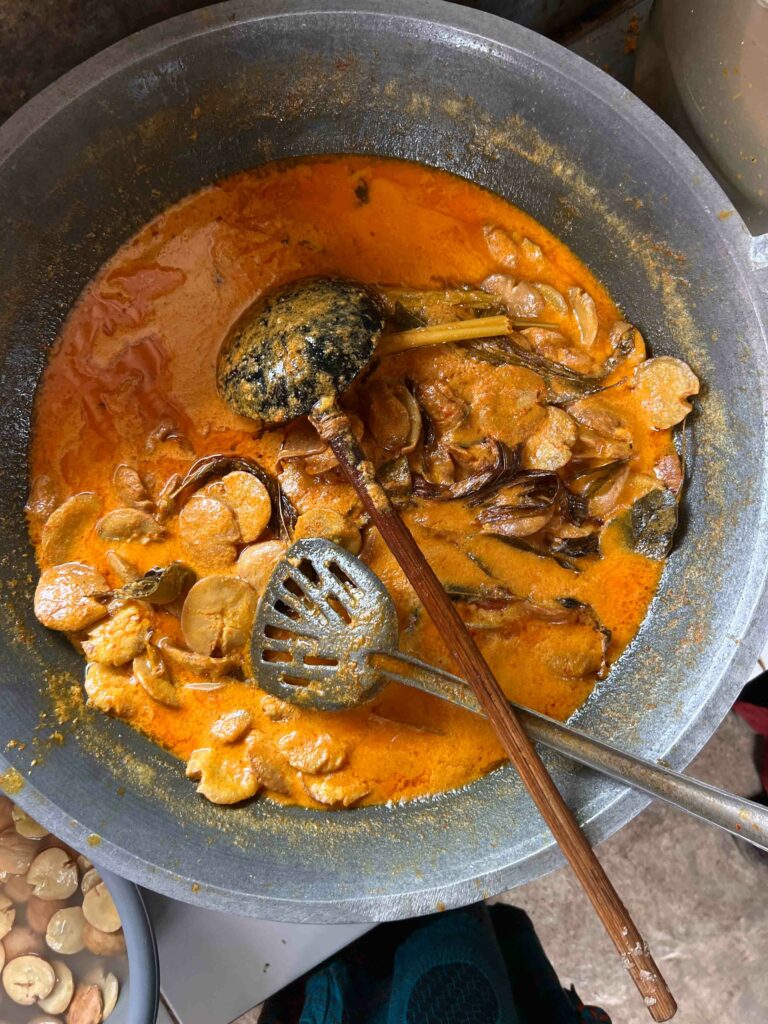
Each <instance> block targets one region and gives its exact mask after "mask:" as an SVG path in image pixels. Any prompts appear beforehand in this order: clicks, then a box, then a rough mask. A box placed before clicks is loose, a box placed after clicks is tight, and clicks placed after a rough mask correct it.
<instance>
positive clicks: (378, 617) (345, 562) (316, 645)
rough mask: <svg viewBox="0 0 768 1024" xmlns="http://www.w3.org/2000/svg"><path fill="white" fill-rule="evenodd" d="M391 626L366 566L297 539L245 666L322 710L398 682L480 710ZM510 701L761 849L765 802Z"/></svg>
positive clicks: (623, 776) (528, 724)
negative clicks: (405, 646) (404, 648)
mask: <svg viewBox="0 0 768 1024" xmlns="http://www.w3.org/2000/svg"><path fill="white" fill-rule="evenodd" d="M398 632H399V631H398V625H397V612H396V610H395V606H394V604H393V602H392V598H391V597H390V596H389V593H388V591H387V589H386V587H385V586H384V584H383V583H382V582H381V580H380V579H379V578H378V576H376V574H375V573H374V572H372V571H371V569H369V568H368V566H367V565H365V564H364V563H363V562H361V561H360V559H359V558H356V557H355V556H354V555H351V554H350V553H349V552H348V551H345V550H344V548H342V547H339V545H338V544H332V543H331V542H330V541H327V540H320V539H313V540H302V541H298V542H297V543H296V544H294V545H293V546H292V547H291V548H290V549H289V550H288V551H287V552H286V555H285V557H284V558H283V559H281V561H280V562H278V564H277V566H276V567H275V570H274V572H273V574H272V576H271V578H270V581H269V583H268V585H267V588H266V590H265V591H264V595H263V596H262V598H261V601H260V603H259V608H258V612H257V614H256V620H255V622H254V627H253V634H252V637H251V668H252V671H253V673H254V674H255V676H256V678H257V679H258V681H259V686H260V687H261V688H262V689H264V690H266V691H267V692H268V693H271V694H274V696H276V697H280V698H281V699H282V700H287V701H290V702H291V703H293V704H298V705H300V706H303V707H312V708H317V709H320V710H323V711H338V710H341V709H343V708H350V707H355V706H356V705H358V704H362V703H364V702H365V701H369V700H372V699H373V697H375V695H376V694H377V693H378V691H379V690H380V689H381V688H382V686H384V685H385V684H386V683H389V682H397V683H404V684H405V685H407V686H414V687H416V688H417V689H419V690H423V691H424V692H425V693H431V694H433V695H434V696H435V697H441V698H442V699H443V700H448V701H450V702H451V703H453V704H458V705H460V706H461V707H464V708H467V710H469V711H474V712H475V713H476V714H482V713H483V712H482V708H481V707H480V704H479V702H478V700H477V698H476V697H475V696H474V694H473V693H472V691H471V690H470V689H469V687H468V686H467V684H466V683H465V682H464V680H463V679H461V678H459V676H455V675H453V674H452V673H450V672H445V671H443V670H442V669H439V668H435V667H434V666H433V665H428V664H426V662H423V661H420V660H419V659H418V658H413V657H411V656H409V655H407V654H403V653H402V652H401V651H399V650H398ZM514 707H515V710H516V711H517V714H518V717H519V718H520V720H521V722H522V723H523V725H524V726H525V730H526V732H527V733H528V735H529V736H530V737H531V738H532V739H534V740H537V741H538V742H539V743H543V744H545V746H548V747H551V748H552V749H553V750H557V751H558V752H559V753H561V754H565V755H566V757H570V758H572V759H573V760H574V761H578V762H579V763H580V764H584V765H587V766H588V767H589V768H594V769H595V770H597V771H599V772H603V773H604V774H605V775H610V776H611V777H612V778H614V779H618V780H619V781H620V782H625V783H627V784H628V785H630V786H633V787H634V788H635V789H639V790H641V791H642V792H644V793H648V794H650V795H651V796H653V797H656V798H657V799H659V800H664V801H666V802H667V803H669V804H673V805H674V806H675V807H679V808H680V809H681V810H683V811H687V812H688V813H689V814H693V815H694V816H695V817H697V818H701V819H702V820H703V821H707V822H709V823H710V824H712V825H717V826H718V827H719V828H722V829H725V831H726V832H730V833H731V834H732V835H735V836H739V837H740V838H742V839H747V840H749V842H751V843H754V845H755V846H759V847H760V848H761V849H764V850H768V808H765V807H762V806H761V805H760V804H756V803H753V802H752V801H751V800H745V799H743V798H742V797H738V796H734V795H733V794H732V793H727V792H726V791H725V790H722V789H718V788H717V787H716V786H710V785H707V783H705V782H699V781H698V780H697V779H691V778H688V777H687V776H685V775H681V774H680V773H679V772H673V771H671V770H670V769H668V768H663V767H662V766H661V765H659V764H654V763H653V762H652V761H647V760H645V759H644V758H641V757H635V755H633V754H628V753H626V752H625V751H623V750H619V749H618V748H616V747H613V746H611V745H610V744H608V743H603V742H601V741H600V740H595V739H592V738H590V737H589V736H586V735H584V733H581V732H579V731H578V730H577V729H572V728H570V727H569V726H567V725H563V724H562V723H561V722H557V721H555V720H553V719H551V718H547V717H546V716H545V715H540V714H538V713H537V712H535V711H528V710H526V709H525V708H521V707H519V706H518V705H516V704H515V705H514Z"/></svg>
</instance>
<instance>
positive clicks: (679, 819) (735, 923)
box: [234, 715, 768, 1024]
mask: <svg viewBox="0 0 768 1024" xmlns="http://www.w3.org/2000/svg"><path fill="white" fill-rule="evenodd" d="M752 751H753V736H752V733H751V732H750V731H749V729H748V728H747V727H746V726H745V725H744V723H743V722H742V721H741V720H740V719H738V718H736V716H735V715H729V716H728V718H727V719H726V720H725V721H724V722H723V724H722V726H721V727H720V729H719V730H718V731H717V733H716V734H715V735H714V736H713V738H712V739H711V740H710V742H709V743H708V744H707V746H706V747H705V748H704V750H703V751H702V752H701V754H699V756H698V757H697V758H696V760H695V761H694V762H693V764H692V765H691V767H690V768H689V769H688V772H689V774H691V775H695V776H696V777H697V778H700V779H703V780H704V781H706V782H711V783H713V784H715V785H718V786H722V787H723V788H724V789H729V790H731V791H732V792H734V793H739V794H742V795H752V794H753V793H755V792H756V791H757V789H758V788H759V785H758V779H757V772H756V771H755V769H754V765H753V760H752V756H753V755H752ZM599 849H600V858H601V860H602V862H603V864H604V866H605V868H606V870H607V872H608V874H609V876H610V877H611V879H612V881H613V882H614V884H615V886H616V888H617V890H618V892H619V893H620V895H621V896H622V898H623V899H624V902H625V903H626V904H627V906H628V907H629V908H630V910H631V911H632V914H633V917H634V919H635V921H636V922H637V925H638V927H639V928H640V930H641V932H642V933H643V934H644V936H645V938H646V940H647V942H648V944H649V945H650V947H651V949H652V951H653V954H654V956H655V958H656V961H657V963H658V964H659V966H660V967H661V968H662V970H663V971H664V976H665V978H666V979H667V983H668V984H669V987H670V989H671V990H672V992H673V994H674V996H675V998H676V1000H677V1002H678V1006H679V1011H678V1014H677V1016H676V1018H675V1021H676V1024H766V1021H768V970H766V959H767V958H768V914H767V913H766V903H765V893H766V890H767V889H768V866H765V867H761V866H760V865H753V864H752V863H751V862H748V861H747V860H746V859H745V858H744V857H742V856H741V855H740V854H739V852H738V850H737V848H736V842H735V841H734V840H733V839H731V837H730V836H729V835H726V834H725V833H724V832H720V831H719V830H718V829H715V828H712V827H708V826H706V825H704V824H701V823H699V822H698V821H697V820H695V819H694V818H691V817H689V816H688V815H686V814H683V813H682V812H680V811H676V810H674V809H673V808H671V807H667V806H665V805H663V804H660V803H657V804H652V805H651V806H650V807H649V808H648V809H647V810H646V811H644V812H643V813H642V814H641V815H640V816H639V817H637V818H635V820H634V821H633V822H631V824H629V825H628V826H627V827H626V828H624V829H622V831H621V832H619V833H618V834H617V835H615V836H614V837H613V838H612V839H609V840H608V841H607V842H606V843H603V845H602V846H601V847H600V848H599ZM499 899H500V900H503V901H504V902H508V903H513V904H515V905H516V906H519V907H523V908H524V909H525V910H526V911H527V912H528V914H529V915H530V916H531V918H532V920H533V922H534V924H535V926H536V930H537V931H538V933H539V937H540V938H541V941H542V943H543V945H544V948H545V949H546V951H547V954H548V956H549V958H550V960H551V961H552V964H553V966H554V967H555V970H556V971H557V973H558V975H559V977H560V980H561V981H562V983H563V985H565V986H566V987H567V986H569V985H570V984H571V983H573V984H574V985H575V986H576V989H577V991H578V992H579V995H580V996H581V998H582V999H583V1000H584V1002H585V1003H587V1004H590V1003H594V1004H596V1005H598V1006H602V1007H603V1009H605V1010H606V1011H607V1012H608V1013H609V1014H610V1016H611V1018H612V1020H613V1024H647V1022H648V1021H650V1019H651V1018H650V1017H649V1015H648V1013H647V1011H646V1010H645V1008H644V1007H643V1006H642V1003H641V1001H640V997H639V996H638V994H637V992H636V990H635V988H634V986H633V985H632V983H631V982H630V981H629V979H628V978H627V975H626V973H625V972H624V970H623V968H622V967H621V964H620V963H619V960H618V957H617V956H616V953H615V951H614V948H613V946H612V944H611V942H610V940H609V939H608V938H607V936H606V935H605V932H604V931H603V929H602V925H601V924H600V922H599V921H598V919H597V917H596V916H595V914H594V912H593V911H592V909H591V907H590V906H589V904H588V902H587V899H586V897H585V896H584V895H583V894H582V892H581V890H580V889H579V887H578V885H577V883H576V882H575V881H574V879H573V876H572V875H571V873H570V871H569V870H567V869H565V868H563V869H562V870H560V871H557V872H555V873H554V874H551V875H548V876H547V877H546V878H542V879H540V880H539V881H537V882H532V883H530V884H529V885H526V886H522V887H521V888H519V889H515V890H514V891H512V892H510V893H507V894H505V895H504V896H501V897H499ZM258 1016H259V1012H258V1009H256V1010H254V1011H251V1012H250V1013H248V1014H246V1015H245V1016H244V1017H241V1018H240V1019H239V1020H238V1021H237V1022H234V1024H256V1021H258ZM541 1024H546V1022H545V1021H542V1022H541Z"/></svg>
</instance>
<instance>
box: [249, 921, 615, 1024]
mask: <svg viewBox="0 0 768 1024" xmlns="http://www.w3.org/2000/svg"><path fill="white" fill-rule="evenodd" d="M301 995H302V996H303V999H302V998H299V999H298V1002H299V1003H300V1004H301V1009H300V1017H298V1020H299V1024H544V1022H546V1024H583V1022H592V1024H611V1021H610V1018H609V1017H608V1016H607V1014H605V1012H604V1011H602V1010H600V1009H598V1008H597V1007H588V1006H584V1005H583V1004H582V1002H581V1000H580V999H579V997H578V996H577V995H576V992H575V991H574V990H573V989H571V991H570V992H566V991H565V990H564V989H563V988H562V986H561V985H560V982H559V980H558V978H557V975H556V974H555V972H554V970H553V969H552V965H551V964H550V963H549V961H548V960H547V957H546V954H545V953H544V950H543V949H542V947H541V943H540V942H539V939H538V936H537V935H536V932H535V931H534V929H533V925H532V924H531V922H530V919H529V918H528V916H527V915H526V914H525V913H524V912H523V911H522V910H519V909H518V908H516V907H507V906H502V905H497V906H494V907H491V908H487V907H485V906H484V905H483V904H478V905H477V906H475V907H470V908H466V909H464V910H455V911H450V912H448V913H444V914H435V915H432V916H430V917H426V918H420V919H416V920H414V921H409V922H404V923H399V924H393V925H384V926H380V927H379V928H377V929H376V930H375V931H374V932H371V933H370V934H369V935H368V936H365V937H363V939H360V940H358V942H357V943H354V944H353V945H352V946H351V947H349V949H347V950H344V951H342V952H341V953H340V954H338V955H337V956H336V957H334V958H333V959H332V960H331V961H329V962H328V963H326V964H324V965H323V966H322V967H320V968H318V969H317V970H316V971H314V972H313V973H312V974H311V975H309V977H308V978H307V980H306V981H305V982H304V988H303V992H302V993H301ZM280 998H281V997H277V998H276V1000H274V1001H272V1000H271V1001H270V1003H269V1004H268V1005H267V1007H265V1010H264V1014H263V1016H262V1018H261V1020H262V1024H290V1022H294V1021H296V1020H297V1016H298V1012H299V1011H297V1014H296V1015H294V1014H293V1013H292V1012H291V1011H290V1008H289V1007H290V998H289V999H288V1001H287V1002H286V1001H284V1002H282V1003H281V1002H280ZM293 998H294V1000H296V998H297V993H296V991H294V993H293Z"/></svg>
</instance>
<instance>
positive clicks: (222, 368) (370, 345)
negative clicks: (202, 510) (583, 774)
mask: <svg viewBox="0 0 768 1024" xmlns="http://www.w3.org/2000/svg"><path fill="white" fill-rule="evenodd" d="M383 327H384V317H383V314H382V312H381V310H380V308H379V304H378V302H377V301H376V299H375V297H374V296H373V294H372V293H371V292H370V291H369V290H368V289H367V288H366V287H365V286H364V285H362V284H360V283H358V282H356V281H351V280H347V279H344V278H337V277H310V278H305V279H304V280H299V281H294V282H292V283H290V284H288V285H284V286H283V287H281V288H277V289H274V290H272V291H270V292H267V293H266V294H263V295H262V296H260V297H259V298H257V299H256V300H255V301H254V302H253V303H252V304H251V305H250V306H249V307H248V308H247V309H246V310H245V312H244V313H243V314H242V315H241V316H240V318H239V320H238V321H237V322H236V323H235V324H234V326H233V327H232V328H231V329H230V330H229V331H228V333H227V336H226V337H225V339H224V342H223V344H222V346H221V349H220V352H219V359H218V365H217V384H218V388H219V391H220V393H221V395H222V397H223V398H224V400H225V401H226V402H227V403H228V404H229V405H230V406H231V407H232V408H233V409H234V410H235V411H236V412H238V413H240V414H241V415H243V416H248V417H250V418H251V419H254V420H258V421H259V422H264V421H266V422H268V423H273V424H278V423H285V422H287V421H289V420H291V419H293V418H295V417H296V416H302V415H307V416H308V417H309V420H310V422H311V423H312V425H313V426H314V427H315V429H316V430H317V432H318V434H319V435H320V437H321V438H322V439H323V441H325V443H326V444H327V445H328V447H329V448H330V449H331V450H332V451H333V454H334V455H335V456H336V459H337V460H338V463H339V468H340V469H341V471H342V472H343V474H344V475H345V476H346V478H347V480H348V481H349V483H350V484H351V485H352V487H353V488H354V489H355V491H356V492H357V496H358V497H359V498H360V501H361V502H362V504H363V507H364V508H365V510H366V512H367V513H368V515H369V516H370V520H371V523H372V524H373V526H375V527H376V528H377V529H378V531H379V533H380V535H381V538H382V540H383V541H384V543H385V544H386V545H387V547H388V548H389V550H390V551H391V552H392V554H393V555H394V556H395V558H396V559H397V562H398V564H399V565H400V568H401V569H402V570H403V573H404V574H405V576H406V579H407V580H408V582H409V583H410V584H411V586H412V587H413V589H414V590H415V592H416V594H417V595H418V597H419V599H420V600H421V602H422V604H423V605H424V608H425V609H426V611H427V614H428V615H429V617H430V618H431V619H432V621H433V623H434V624H435V626H436V627H437V629H438V631H439V633H440V635H441V637H442V640H443V643H444V644H445V646H446V648H447V650H448V651H449V652H450V653H451V655H452V656H453V657H454V658H455V660H456V662H457V664H458V665H459V667H460V668H461V671H462V673H463V674H464V676H465V677H466V679H467V681H468V683H469V685H470V686H471V687H472V690H473V691H474V693H475V696H476V697H477V699H478V701H479V702H480V704H481V705H482V708H483V711H484V712H485V714H486V715H487V717H488V720H489V721H490V723H491V725H492V726H493V729H494V731H495V733H496V736H497V737H498V739H499V742H500V743H501V746H502V749H503V750H504V752H505V753H506V755H507V757H508V758H509V759H510V761H511V762H512V764H513V765H514V767H515V769H516V771H517V774H518V775H519V777H520V779H521V780H522V782H523V784H524V785H525V788H526V789H527V790H528V793H529V795H530V796H531V798H532V799H533V802H534V803H535V804H536V807H537V808H538V811H539V813H540V814H541V816H542V818H543V819H544V821H545V822H546V824H547V826H548V827H549V830H550V832H551V833H552V835H553V836H554V837H555V839H556V840H557V843H558V845H559V847H560V849H561V850H562V851H563V853H564V854H565V857H566V859H567V860H568V863H569V864H570V866H571V868H572V869H573V872H574V874H575V875H576V877H577V879H578V880H579V882H580V884H581V887H582V888H583V889H584V892H585V893H586V894H587V896H588V897H589V899H590V902H591V903H592V906H593V907H594V908H595V911H596V912H597V915H598V917H599V918H600V920H601V921H602V922H603V926H604V927H605V929H606V931H607V932H608V934H609V935H610V937H611V939H612V941H613V944H614V946H615V947H616V950H617V952H618V953H619V955H620V957H621V959H622V963H623V964H624V966H625V968H626V970H627V972H628V974H629V976H630V977H631V978H632V981H633V982H634V984H635V987H636V988H637V990H638V992H639V993H640V995H641V996H642V998H643V1002H644V1004H645V1006H646V1007H647V1009H648V1012H649V1013H650V1015H651V1017H653V1019H654V1020H656V1021H665V1020H670V1019H671V1018H672V1017H673V1016H674V1015H675V1012H676V1009H677V1007H676V1003H675V1000H674V999H673V997H672V994H671V993H670V991H669V989H668V987H667V984H666V982H665V981H664V977H663V975H662V973H661V970H660V969H659V966H658V964H656V962H655V961H654V959H653V957H652V956H651V954H650V952H649V950H648V946H647V944H646V942H645V940H644V939H643V937H642V935H641V934H640V932H639V931H638V929H637V927H636V925H635V923H634V921H633V920H632V917H631V915H630V913H629V911H628V910H627V908H626V907H625V906H624V904H623V903H622V901H621V898H620V897H619V894H618V893H617V892H616V890H615V888H614V887H613V885H612V884H611V880H610V879H609V878H608V875H607V874H606V873H605V870H604V869H603V866H602V865H601V863H600V861H599V859H598V857H597V855H596V853H595V851H594V849H593V848H592V846H591V845H590V843H589V840H588V839H587V838H586V836H585V835H584V833H583V832H582V831H581V829H580V828H579V825H578V823H577V821H576V819H575V818H574V816H573V814H572V812H571V810H570V808H569V807H568V804H567V803H566V802H565V800H564V799H563V795H562V793H561V792H560V790H559V789H558V788H557V786H556V785H555V783H554V781H553V780H552V777H551V776H550V774H549V772H548V771H547V768H546V765H545V764H544V762H543V761H542V760H541V758H540V757H539V755H538V753H537V751H536V749H535V747H534V746H533V744H532V743H531V741H530V739H529V738H528V735H527V734H526V732H525V730H524V729H523V727H522V725H521V724H520V722H519V721H518V718H517V715H516V714H515V711H514V709H513V708H512V707H511V705H510V704H509V703H508V702H507V700H506V698H505V696H504V693H503V691H502V689H501V687H500V686H499V683H498V680H497V679H496V677H495V676H494V674H493V672H492V671H491V669H490V667H489V665H488V663H487V662H486V661H485V658H484V657H483V655H482V652H481V651H480V648H479V647H478V646H477V644H476V643H475V640H474V638H473V637H472V635H471V633H470V632H469V630H468V629H467V626H466V624H465V623H464V621H463V619H462V618H461V616H460V615H459V613H458V612H457V611H456V608H455V606H454V605H453V604H452V602H451V600H450V598H449V597H448V595H447V594H446V592H445V589H444V588H443V585H442V583H441V582H440V580H439V579H438V578H437V576H436V574H435V572H434V571H433V569H432V567H431V566H430V564H429V562H428V561H427V559H426V557H425V555H424V552H423V551H422V550H421V548H420V547H419V545H418V544H417V543H416V540H415V539H414V537H413V534H412V533H411V532H410V530H409V529H408V527H407V526H406V525H405V522H404V521H403V519H402V518H401V517H400V514H399V512H398V511H397V509H396V508H395V506H394V505H393V504H392V502H391V501H390V498H389V495H388V494H387V492H386V491H385V490H384V488H383V487H382V486H381V484H380V483H379V481H378V480H377V479H376V472H375V469H374V467H373V465H372V463H371V462H370V460H369V459H368V458H367V457H366V455H365V452H364V451H363V449H362V447H361V446H360V443H359V442H358V440H357V438H356V437H355V435H354V432H353V430H352V424H351V422H350V419H349V416H348V415H347V413H346V412H345V410H344V409H343V408H342V406H341V405H340V404H339V401H338V399H339V395H340V394H342V393H343V392H344V391H345V390H346V388H347V387H348V386H349V384H350V383H351V382H352V381H353V380H354V379H355V377H357V376H358V374H360V373H362V371H363V370H364V369H365V367H366V365H367V364H368V362H369V360H370V358H371V356H372V354H373V350H374V348H375V346H376V343H377V341H378V340H379V338H380V336H381V333H382V330H383ZM286 607H288V606H286ZM319 667H322V666H319ZM326 667H328V666H326Z"/></svg>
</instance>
